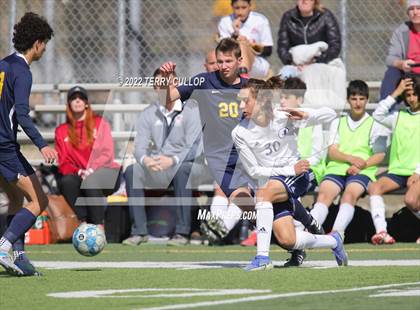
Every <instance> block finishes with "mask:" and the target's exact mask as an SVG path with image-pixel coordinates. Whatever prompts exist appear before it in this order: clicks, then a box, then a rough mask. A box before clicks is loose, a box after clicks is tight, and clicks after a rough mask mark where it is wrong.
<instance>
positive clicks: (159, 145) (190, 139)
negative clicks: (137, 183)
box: [134, 100, 203, 164]
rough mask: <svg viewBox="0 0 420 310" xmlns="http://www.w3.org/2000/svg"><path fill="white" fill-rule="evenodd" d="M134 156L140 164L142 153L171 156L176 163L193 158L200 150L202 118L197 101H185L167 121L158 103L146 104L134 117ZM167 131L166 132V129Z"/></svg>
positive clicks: (192, 159)
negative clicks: (135, 133)
mask: <svg viewBox="0 0 420 310" xmlns="http://www.w3.org/2000/svg"><path fill="white" fill-rule="evenodd" d="M136 131H137V135H136V138H135V141H134V143H135V149H134V157H135V158H136V160H137V162H138V163H140V164H143V162H142V159H143V158H144V156H157V155H166V156H174V157H175V158H176V161H177V164H181V163H182V162H183V161H194V159H195V158H196V157H198V156H200V155H201V154H202V152H203V145H202V139H201V120H200V114H199V111H198V106H197V103H196V102H194V101H190V100H189V101H187V102H185V103H184V107H183V109H182V111H181V112H180V113H179V114H178V115H177V116H175V117H173V119H172V125H170V124H167V120H166V117H165V115H164V114H163V113H162V111H161V110H160V108H159V103H154V104H151V105H149V106H148V107H147V108H146V109H145V110H144V111H143V112H142V113H141V114H140V115H139V118H138V119H137V123H136ZM168 131H169V135H167V132H168Z"/></svg>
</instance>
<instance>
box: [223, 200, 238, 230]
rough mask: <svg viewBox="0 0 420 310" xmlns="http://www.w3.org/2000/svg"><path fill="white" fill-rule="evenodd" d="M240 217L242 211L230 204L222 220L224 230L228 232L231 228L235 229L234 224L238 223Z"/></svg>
mask: <svg viewBox="0 0 420 310" xmlns="http://www.w3.org/2000/svg"><path fill="white" fill-rule="evenodd" d="M241 215H242V209H241V208H239V207H238V206H237V205H235V204H234V203H232V202H231V203H230V204H229V207H228V209H227V212H226V213H225V217H224V218H223V222H224V223H225V226H226V228H227V229H228V230H229V231H230V230H231V229H232V228H233V227H235V225H236V223H238V222H239V220H240V219H241Z"/></svg>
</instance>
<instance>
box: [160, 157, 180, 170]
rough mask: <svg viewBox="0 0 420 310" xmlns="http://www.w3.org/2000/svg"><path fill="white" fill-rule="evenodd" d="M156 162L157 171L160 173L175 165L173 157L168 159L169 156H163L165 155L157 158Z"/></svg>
mask: <svg viewBox="0 0 420 310" xmlns="http://www.w3.org/2000/svg"><path fill="white" fill-rule="evenodd" d="M156 161H157V162H158V165H159V169H160V170H161V171H165V170H167V169H169V168H170V167H172V166H173V165H174V164H175V161H174V158H173V157H169V156H165V155H159V156H157V157H156Z"/></svg>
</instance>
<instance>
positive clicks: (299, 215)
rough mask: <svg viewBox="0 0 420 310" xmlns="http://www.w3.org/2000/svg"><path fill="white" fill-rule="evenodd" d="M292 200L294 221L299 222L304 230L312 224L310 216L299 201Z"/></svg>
mask: <svg viewBox="0 0 420 310" xmlns="http://www.w3.org/2000/svg"><path fill="white" fill-rule="evenodd" d="M292 199H293V204H294V213H295V216H294V218H295V220H297V221H299V222H301V223H302V224H303V226H305V227H306V228H307V227H308V226H309V225H310V224H311V223H312V215H311V214H310V213H309V212H308V211H306V209H305V207H304V206H303V205H302V204H301V203H300V201H299V200H297V199H294V198H292Z"/></svg>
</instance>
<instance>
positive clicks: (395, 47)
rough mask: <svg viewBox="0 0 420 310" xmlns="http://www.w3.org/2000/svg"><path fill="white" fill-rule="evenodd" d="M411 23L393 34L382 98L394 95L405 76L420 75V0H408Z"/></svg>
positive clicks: (382, 86) (404, 24) (405, 23)
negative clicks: (418, 64)
mask: <svg viewBox="0 0 420 310" xmlns="http://www.w3.org/2000/svg"><path fill="white" fill-rule="evenodd" d="M407 15H408V17H409V19H410V20H409V21H407V22H404V23H402V24H401V25H400V26H399V27H398V28H397V29H395V31H394V33H393V34H392V37H391V41H390V44H389V49H388V55H387V57H386V65H387V66H388V69H387V71H386V72H385V76H384V78H383V81H382V85H381V91H380V96H381V97H380V98H381V100H382V99H385V98H386V97H387V96H388V95H390V94H392V92H393V91H394V89H395V88H396V87H397V85H398V82H399V80H401V78H402V77H403V76H404V74H417V75H420V67H412V66H413V65H414V64H416V63H420V43H419V42H420V0H407Z"/></svg>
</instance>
